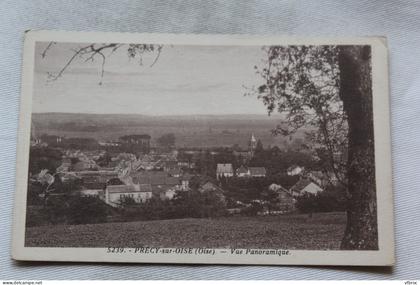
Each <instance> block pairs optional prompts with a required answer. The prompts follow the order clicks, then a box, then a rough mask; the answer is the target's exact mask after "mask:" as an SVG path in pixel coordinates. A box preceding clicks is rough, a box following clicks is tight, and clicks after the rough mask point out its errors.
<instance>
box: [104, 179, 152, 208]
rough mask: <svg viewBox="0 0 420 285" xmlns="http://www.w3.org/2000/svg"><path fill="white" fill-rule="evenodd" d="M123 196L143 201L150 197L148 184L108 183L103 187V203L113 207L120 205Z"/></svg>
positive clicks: (138, 201)
mask: <svg viewBox="0 0 420 285" xmlns="http://www.w3.org/2000/svg"><path fill="white" fill-rule="evenodd" d="M125 198H132V199H134V201H135V202H137V203H144V202H146V201H147V200H148V199H151V198H152V191H151V187H150V185H144V184H143V185H141V184H140V185H108V186H107V187H106V188H105V197H104V199H105V203H107V204H108V205H111V206H113V207H117V206H121V202H122V201H123V200H124V199H125Z"/></svg>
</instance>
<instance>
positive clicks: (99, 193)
mask: <svg viewBox="0 0 420 285" xmlns="http://www.w3.org/2000/svg"><path fill="white" fill-rule="evenodd" d="M79 194H80V196H81V197H97V198H99V199H101V200H104V197H105V192H104V190H103V189H82V190H80V191H79Z"/></svg>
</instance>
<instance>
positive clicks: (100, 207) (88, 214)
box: [67, 196, 108, 224]
mask: <svg viewBox="0 0 420 285" xmlns="http://www.w3.org/2000/svg"><path fill="white" fill-rule="evenodd" d="M107 215H108V206H107V205H106V204H105V203H104V202H102V201H101V200H100V199H99V198H96V197H80V196H75V197H72V198H71V199H70V201H69V203H68V208H67V223H69V224H96V223H104V222H106V218H107Z"/></svg>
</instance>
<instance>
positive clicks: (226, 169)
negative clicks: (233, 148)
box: [216, 163, 234, 179]
mask: <svg viewBox="0 0 420 285" xmlns="http://www.w3.org/2000/svg"><path fill="white" fill-rule="evenodd" d="M233 174H234V173H233V167H232V164H231V163H218V164H217V168H216V177H217V179H219V178H220V177H232V176H233Z"/></svg>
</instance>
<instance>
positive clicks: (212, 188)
mask: <svg viewBox="0 0 420 285" xmlns="http://www.w3.org/2000/svg"><path fill="white" fill-rule="evenodd" d="M198 191H200V192H201V193H203V192H220V193H222V192H223V189H222V188H220V187H219V186H217V185H216V184H215V183H213V182H211V181H207V182H205V183H203V184H202V185H200V187H199V188H198Z"/></svg>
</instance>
